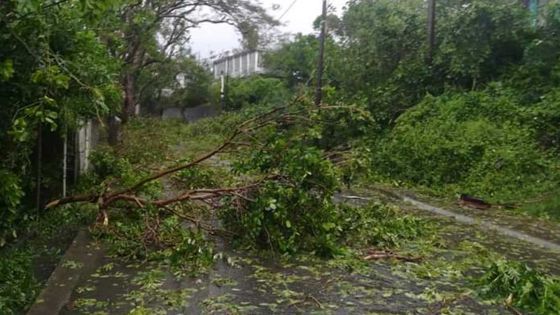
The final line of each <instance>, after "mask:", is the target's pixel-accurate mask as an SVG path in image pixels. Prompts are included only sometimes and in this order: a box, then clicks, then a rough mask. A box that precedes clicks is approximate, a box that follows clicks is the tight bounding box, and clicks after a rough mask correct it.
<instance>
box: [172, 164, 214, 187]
mask: <svg viewBox="0 0 560 315" xmlns="http://www.w3.org/2000/svg"><path fill="white" fill-rule="evenodd" d="M174 179H175V181H176V182H177V183H179V184H180V185H181V187H182V188H186V189H202V188H215V187H217V186H218V181H217V180H218V178H216V172H214V171H213V170H212V169H211V168H209V167H203V166H195V167H191V168H187V169H185V170H182V171H180V172H178V173H177V174H176V175H175V176H174Z"/></svg>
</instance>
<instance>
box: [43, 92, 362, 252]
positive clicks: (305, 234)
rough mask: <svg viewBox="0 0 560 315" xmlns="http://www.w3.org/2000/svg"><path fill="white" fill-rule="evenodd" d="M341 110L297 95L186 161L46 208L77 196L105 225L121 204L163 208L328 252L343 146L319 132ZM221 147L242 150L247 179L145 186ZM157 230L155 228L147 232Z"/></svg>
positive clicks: (266, 239)
mask: <svg viewBox="0 0 560 315" xmlns="http://www.w3.org/2000/svg"><path fill="white" fill-rule="evenodd" d="M347 109H348V110H349V111H352V110H353V108H351V107H348V108H347ZM341 110H342V107H328V106H325V107H323V108H316V107H314V106H312V104H311V102H309V101H305V100H301V99H298V100H296V101H295V102H294V103H292V104H290V105H288V106H284V107H278V108H275V109H272V110H270V111H268V112H266V113H264V114H262V115H259V116H257V117H255V118H252V119H249V120H247V121H245V122H244V123H241V124H239V125H238V127H237V128H236V129H235V130H234V131H233V132H232V133H231V135H230V136H229V137H227V139H226V140H225V141H224V142H223V143H222V144H221V145H220V146H218V147H217V148H216V149H214V150H212V151H211V152H209V153H207V154H204V155H202V156H200V157H199V158H197V159H194V160H192V161H190V162H188V163H185V164H183V165H179V166H177V167H173V168H170V169H167V170H165V171H161V172H158V173H156V174H154V175H152V176H148V177H146V178H145V179H142V180H140V181H138V182H136V183H135V184H132V185H130V186H128V187H125V188H121V189H116V188H115V187H116V186H115V185H111V184H106V185H102V189H100V190H99V191H97V192H95V193H91V194H85V195H78V196H70V197H67V198H63V199H59V200H55V201H53V202H51V203H50V204H49V205H48V208H53V207H56V206H60V205H64V204H69V203H76V202H86V203H90V204H95V205H96V206H97V207H98V209H99V220H98V221H99V222H102V223H103V224H101V225H103V226H110V222H111V221H112V220H109V215H110V213H112V215H119V213H121V214H122V213H125V212H127V211H120V210H128V213H147V212H150V211H151V212H152V213H154V215H155V216H156V217H157V218H159V215H160V213H164V214H165V215H167V216H169V215H172V216H173V215H174V216H177V217H179V218H181V220H186V221H190V222H193V223H195V224H196V225H197V226H199V227H201V228H202V229H204V230H207V231H210V232H211V233H213V234H217V233H221V234H229V235H231V234H235V235H238V236H239V237H238V238H236V239H237V240H238V241H240V242H244V243H245V244H246V245H249V246H254V247H260V248H264V249H272V250H273V251H275V252H280V253H288V254H289V253H295V252H298V251H309V252H315V253H317V254H319V255H322V256H332V255H334V254H335V253H336V252H337V250H339V247H340V245H339V244H338V243H337V239H338V238H339V234H340V233H341V232H340V228H338V224H339V222H340V218H339V217H338V216H339V213H338V212H337V208H336V205H335V204H334V202H333V196H334V194H335V192H336V191H337V189H338V187H339V178H340V172H339V168H338V167H337V166H336V165H335V164H334V162H333V161H331V160H330V159H329V157H330V156H335V155H336V156H340V153H337V154H334V153H333V152H332V151H330V152H327V151H325V150H323V149H321V147H320V142H319V141H317V139H318V138H320V137H321V134H322V133H324V132H325V129H326V128H327V127H326V126H328V125H329V124H336V121H333V120H331V119H327V118H331V116H330V115H332V111H341ZM225 152H228V153H231V152H240V153H241V152H243V154H240V156H242V157H241V160H240V161H238V162H237V163H236V166H235V169H234V170H233V171H234V172H236V173H239V174H242V175H244V176H243V177H245V178H249V179H246V180H244V181H242V182H241V183H239V184H238V185H237V186H236V185H234V187H213V188H208V187H205V188H198V187H197V188H196V189H186V190H184V191H182V192H180V193H178V194H176V195H175V196H172V197H166V198H161V197H147V196H146V194H143V192H142V189H143V188H145V187H146V186H148V185H150V184H151V183H154V182H157V181H159V180H160V179H162V178H164V177H166V176H171V175H174V174H177V173H178V172H181V171H184V170H189V169H194V168H196V167H198V166H199V165H201V163H203V162H205V161H208V160H209V159H210V158H212V157H214V156H216V155H218V154H221V153H225ZM339 162H340V161H339ZM191 188H192V187H191ZM184 207H186V208H189V207H191V208H189V209H193V207H194V208H198V209H213V212H215V213H217V215H218V217H219V218H220V219H221V221H222V222H223V224H224V226H225V227H226V228H227V230H228V231H227V232H225V231H221V230H217V229H215V227H212V226H209V225H208V224H200V223H201V222H200V221H198V220H197V219H195V218H193V217H192V216H190V214H189V213H185V212H184V211H183V210H184ZM109 210H111V211H110V212H109ZM154 222H160V219H150V220H147V223H145V224H147V225H150V226H152V225H154V224H155V223H154ZM158 227H159V223H158V224H155V226H152V227H151V228H142V231H145V230H154V231H157V230H158ZM154 234H155V235H157V233H152V234H151V235H154ZM139 237H141V238H144V236H139ZM150 239H152V240H153V237H151V238H150Z"/></svg>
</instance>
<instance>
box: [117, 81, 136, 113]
mask: <svg viewBox="0 0 560 315" xmlns="http://www.w3.org/2000/svg"><path fill="white" fill-rule="evenodd" d="M134 87H135V86H134V76H133V74H132V73H131V71H128V72H127V73H126V74H125V76H124V79H123V89H124V104H123V108H122V117H121V118H122V122H123V123H124V124H126V123H127V122H128V120H129V119H130V117H134V116H135V113H136V102H135V92H136V91H135V89H134Z"/></svg>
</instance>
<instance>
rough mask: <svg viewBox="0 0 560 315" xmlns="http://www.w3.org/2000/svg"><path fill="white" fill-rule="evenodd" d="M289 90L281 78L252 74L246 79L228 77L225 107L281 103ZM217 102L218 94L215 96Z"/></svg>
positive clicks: (234, 107) (231, 108) (238, 107)
mask: <svg viewBox="0 0 560 315" xmlns="http://www.w3.org/2000/svg"><path fill="white" fill-rule="evenodd" d="M288 97H289V90H288V89H287V87H286V85H285V84H284V82H283V81H282V80H279V79H274V78H265V77H261V76H254V77H250V78H246V79H229V80H228V81H227V86H226V100H225V103H226V108H227V109H229V110H233V109H240V108H243V107H246V106H249V105H259V104H260V105H262V104H272V105H278V104H281V103H283V102H284V101H285V100H286V99H287V98H288ZM216 100H217V102H218V103H219V96H218V97H217V98H216Z"/></svg>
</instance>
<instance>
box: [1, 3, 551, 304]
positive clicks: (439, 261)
mask: <svg viewBox="0 0 560 315" xmlns="http://www.w3.org/2000/svg"><path fill="white" fill-rule="evenodd" d="M181 3H182V2H181V1H155V0H154V1H146V2H142V3H140V4H138V5H133V4H130V3H129V2H128V1H119V0H104V1H98V2H93V1H62V2H60V3H58V2H52V3H51V2H45V3H42V2H40V1H31V0H29V1H28V0H26V1H16V0H13V1H7V2H5V3H2V4H0V13H2V17H0V31H2V32H1V33H0V38H1V39H2V40H3V41H6V42H10V43H15V44H14V45H6V46H2V47H0V92H4V93H2V94H1V96H0V102H1V103H0V104H1V105H6V106H2V107H1V108H2V109H1V110H0V122H1V124H0V132H1V133H0V146H1V148H2V150H3V152H8V154H6V155H3V156H1V157H0V179H1V182H0V212H1V213H2V214H3V216H2V218H3V219H2V222H0V247H2V250H1V252H0V258H1V259H0V313H6V314H11V313H14V314H15V313H21V312H24V311H25V310H26V309H27V308H28V307H29V305H30V303H32V302H33V300H34V298H35V296H36V295H37V293H38V290H39V288H40V287H41V285H42V284H43V283H44V281H45V280H46V279H45V277H44V276H43V277H41V273H38V272H37V271H36V270H34V269H35V268H36V267H37V266H38V265H41V263H40V262H39V263H38V262H37V260H42V259H46V260H48V262H47V263H45V265H46V266H49V268H52V267H53V266H54V265H55V264H56V262H57V260H58V259H60V257H61V253H62V251H63V250H64V247H65V245H67V244H68V242H69V240H70V239H71V236H72V234H73V233H74V232H75V231H77V230H78V229H79V228H80V227H83V226H87V227H88V228H89V229H90V231H91V233H92V234H93V235H94V236H95V238H96V240H97V241H98V242H100V244H103V246H105V247H106V248H107V250H108V253H109V255H110V256H111V258H112V259H117V260H118V261H124V262H126V263H129V264H131V265H134V264H135V262H138V261H141V262H143V263H145V264H146V265H148V266H150V268H152V270H150V271H148V272H141V273H140V274H138V276H137V277H135V278H134V279H133V280H132V283H131V286H133V287H134V288H136V289H138V290H136V289H135V290H132V291H131V292H128V293H127V294H128V295H126V298H127V301H128V303H129V304H130V305H128V306H130V312H131V314H151V313H158V312H159V313H163V312H165V310H162V309H151V308H150V307H151V305H152V304H157V303H164V304H165V305H168V306H169V307H170V309H177V310H179V309H181V307H184V306H185V305H183V304H184V303H186V302H185V301H186V298H187V296H190V295H192V294H194V291H190V290H180V291H176V292H172V291H169V290H164V288H163V283H164V282H165V281H164V280H165V279H166V277H167V276H168V275H169V274H171V275H173V277H174V278H175V279H180V278H182V277H199V276H200V275H204V274H207V273H209V271H210V270H211V268H212V267H213V266H214V264H215V263H216V262H217V261H219V260H226V261H227V262H228V263H229V264H234V262H235V259H239V260H241V261H242V263H245V265H249V266H251V268H253V270H254V275H253V276H254V277H256V279H257V282H258V283H260V285H261V287H260V289H262V290H264V291H270V292H273V293H274V294H276V295H277V296H278V299H277V300H276V301H274V302H273V303H268V304H266V305H264V306H263V305H259V306H261V307H266V308H267V310H269V311H274V310H277V308H278V307H286V308H290V307H294V305H295V306H299V305H304V306H306V307H308V308H309V309H310V310H328V311H331V310H332V311H333V312H334V311H335V310H337V307H339V305H334V306H333V305H323V304H322V303H321V302H320V301H319V300H318V299H317V298H316V297H314V296H310V295H308V294H307V293H305V292H299V291H294V290H292V289H290V288H289V284H290V281H293V282H295V281H299V280H301V281H303V280H306V279H309V278H310V276H308V275H307V276H301V277H298V276H297V275H295V274H294V275H293V277H294V278H293V279H291V278H288V279H284V276H283V274H281V273H279V272H274V271H273V270H269V269H268V268H266V267H263V266H260V265H258V263H257V262H255V261H254V260H251V259H250V258H248V257H249V256H255V257H261V258H265V257H266V258H272V259H273V260H274V261H276V262H278V263H280V264H281V268H286V269H290V267H289V266H292V267H293V266H294V265H298V264H301V266H303V267H305V270H306V271H307V272H309V273H310V274H312V275H314V279H321V277H320V276H319V275H318V273H319V270H321V272H324V274H326V276H328V277H330V276H332V275H337V276H340V273H343V275H342V276H340V277H339V278H333V279H339V280H340V279H346V280H348V281H340V282H339V283H334V284H331V282H336V281H331V280H332V279H330V280H328V281H326V283H327V284H328V285H331V286H330V287H329V288H331V289H332V290H333V291H334V293H333V294H335V295H337V297H342V298H347V297H348V296H352V295H354V294H358V295H364V296H374V297H376V298H377V297H379V296H381V297H383V298H387V299H390V298H391V297H392V296H393V295H395V296H399V298H403V299H404V297H406V298H407V299H410V301H411V305H412V304H413V305H415V307H416V311H417V312H425V313H438V314H440V313H441V314H457V313H459V314H460V313H468V312H471V313H473V312H474V313H476V312H478V311H480V310H486V309H487V308H491V309H492V311H495V312H497V313H502V312H506V311H508V312H512V313H514V314H519V313H520V312H528V313H534V314H556V313H560V280H559V279H558V277H557V275H556V276H553V275H551V274H553V273H557V272H558V270H557V269H555V265H557V259H556V258H553V259H550V257H545V258H548V259H543V260H542V261H539V262H538V263H536V262H534V261H526V255H525V256H524V255H521V254H519V253H520V252H522V251H523V250H530V249H527V248H525V249H524V248H522V247H523V246H525V247H526V245H525V244H516V245H515V246H514V245H512V244H509V243H508V245H507V246H511V248H507V249H506V250H504V248H503V247H502V248H500V247H499V246H493V245H495V242H497V241H496V240H489V239H488V236H484V235H479V234H480V233H478V232H476V231H471V230H469V229H468V228H465V227H462V228H461V227H460V226H457V225H453V224H452V223H449V222H445V223H442V222H439V221H438V220H435V219H433V218H430V217H424V216H422V215H420V214H418V213H414V212H413V211H412V212H411V211H408V210H407V209H404V206H403V205H400V204H398V203H395V202H390V201H387V200H385V199H383V198H381V197H379V198H377V197H376V198H373V199H374V200H371V202H362V203H356V204H351V203H349V202H348V201H347V200H344V199H343V198H342V197H341V192H343V191H347V190H351V189H352V188H356V187H358V188H366V189H367V187H369V186H372V185H376V184H378V183H384V184H389V185H393V186H397V187H403V186H404V187H407V188H409V189H412V190H418V191H424V192H429V193H430V194H432V195H435V196H439V197H443V198H445V199H447V200H453V199H455V198H456V196H457V195H459V194H469V195H474V196H477V197H479V198H482V199H484V200H485V201H488V202H490V203H492V204H494V205H498V206H500V207H502V206H504V207H505V205H507V206H508V208H513V209H515V211H519V212H521V213H528V214H530V215H535V216H538V217H540V218H542V219H545V220H550V221H556V222H558V220H560V208H559V207H560V201H559V199H558V193H559V192H560V175H559V174H560V172H559V171H560V158H559V157H558V153H559V150H560V142H559V141H560V129H559V128H560V127H559V122H560V90H559V88H558V83H560V68H559V65H560V63H559V62H560V40H559V38H560V4H558V3H556V2H555V1H551V3H550V5H549V6H548V7H547V8H546V9H543V10H542V11H541V13H540V15H539V16H535V15H533V14H531V13H530V12H529V11H528V10H527V8H525V7H524V6H523V5H521V4H520V3H518V2H515V3H514V2H513V1H510V0H498V1H492V2H489V1H483V0H472V1H459V0H446V1H440V2H439V4H438V7H437V8H438V9H437V10H438V12H437V17H438V28H437V34H436V42H437V45H436V47H433V48H434V50H433V52H432V54H431V57H430V58H428V56H429V54H428V47H427V44H426V42H427V41H426V38H427V34H426V27H425V24H426V14H425V12H426V8H425V1H422V0H407V1H391V0H375V1H374V0H356V1H349V2H348V6H347V8H346V9H345V11H344V12H342V14H341V15H340V16H337V15H336V14H334V13H333V14H331V15H329V17H328V23H329V25H330V26H331V27H330V33H329V34H328V35H327V38H326V50H327V53H326V56H327V57H326V60H325V63H326V69H325V73H326V78H325V79H326V82H327V86H326V87H325V88H324V102H323V104H321V106H315V105H314V104H312V102H311V95H312V94H313V87H314V80H315V78H314V77H315V74H316V68H315V64H316V63H315V61H316V51H317V41H316V38H315V37H314V36H313V35H305V34H299V35H297V36H296V37H295V38H294V40H292V41H287V42H284V43H281V45H280V48H279V49H277V50H275V51H272V52H270V53H269V54H268V55H267V56H266V58H265V64H266V66H267V68H268V69H270V72H269V73H268V74H267V75H264V76H255V77H251V78H247V79H229V80H227V87H226V95H225V98H224V99H223V100H220V99H219V91H218V90H219V86H218V85H217V84H216V83H215V82H212V80H211V76H210V74H209V73H208V72H206V71H205V69H204V67H203V66H201V65H199V64H198V63H197V62H196V61H195V59H194V57H193V56H191V55H190V53H189V52H188V51H186V50H185V49H184V44H185V43H186V42H187V41H188V38H186V37H184V36H182V35H181V36H179V35H177V34H187V33H188V32H187V31H188V29H189V28H190V27H194V26H196V25H197V24H198V23H197V22H196V21H192V22H189V23H190V24H189V23H187V24H188V25H187V24H184V23H183V22H181V21H183V19H181V18H177V15H176V14H174V13H180V14H187V13H183V12H189V11H188V10H185V11H182V10H179V9H177V6H181ZM193 3H194V4H188V5H194V6H195V7H196V6H197V5H198V4H196V2H193ZM238 4H239V5H238ZM152 5H153V6H154V7H157V8H159V9H160V10H154V9H153V7H152ZM188 5H187V6H188ZM181 8H182V7H181ZM212 9H213V10H215V11H216V12H214V13H215V14H216V15H212V16H211V18H212V19H215V20H218V21H229V22H232V23H233V21H236V22H238V21H243V22H242V25H238V26H239V27H240V29H241V30H244V32H242V33H243V35H244V38H243V44H244V45H246V47H244V48H247V49H253V48H255V45H254V42H253V40H254V38H253V37H251V36H248V35H247V34H249V35H250V34H253V33H255V32H257V31H258V30H259V28H266V27H268V26H270V25H275V24H277V21H275V20H274V19H273V18H271V17H270V16H268V14H267V13H266V12H265V10H264V9H263V8H261V7H260V6H254V5H252V4H251V3H250V2H246V1H240V2H220V4H219V5H217V6H212ZM177 10H179V11H177ZM106 12H108V13H106ZM162 12H169V13H168V14H169V16H165V14H164V13H162ZM158 14H163V15H161V16H158ZM163 21H166V22H163ZM187 21H190V20H189V19H187ZM55 22H56V23H55ZM320 22H321V21H320V20H318V21H316V23H315V26H316V28H318V26H319V25H320ZM253 24H254V25H255V26H254V27H251V25H253ZM248 25H249V26H248ZM248 30H253V31H255V32H250V31H248ZM123 34H125V35H126V36H123ZM161 38H163V39H165V40H166V41H167V42H168V44H169V45H163V47H162V45H161V43H160V42H159V40H160V39H161ZM35 39H38V40H35ZM163 39H162V40H163ZM179 74H182V75H184V76H185V80H186V82H187V85H186V86H184V85H183V84H180V82H179V80H178V79H177V76H178V75H179ZM164 90H165V91H169V90H171V91H172V92H171V93H170V94H169V93H164ZM164 94H169V95H167V96H165V95H164ZM208 102H210V103H215V104H218V103H222V102H223V105H224V108H223V110H224V111H223V113H221V115H219V116H217V117H214V118H209V119H203V120H200V121H198V122H196V123H192V124H185V123H184V122H182V121H174V120H169V121H162V120H159V119H157V118H147V117H144V118H138V117H133V116H134V111H135V109H134V107H135V105H136V104H137V103H140V105H141V108H142V109H143V110H144V111H147V112H149V113H151V114H156V115H157V113H158V111H160V110H161V109H163V108H166V107H171V106H172V107H184V106H194V105H200V104H206V103H208ZM115 115H118V116H120V118H121V119H122V121H123V123H124V124H123V126H122V130H120V131H119V130H112V128H113V127H114V126H115V125H114V117H115ZM105 116H110V117H112V118H110V119H108V120H106V119H105V118H104V117H105ZM88 118H90V119H97V120H99V121H101V122H103V121H107V125H108V126H107V127H108V128H109V131H108V133H109V135H108V136H109V137H108V138H109V139H110V140H111V141H109V142H110V145H109V144H102V145H100V146H99V147H97V149H96V151H95V153H94V154H93V155H92V156H91V164H92V167H91V169H90V170H89V172H88V173H87V174H85V175H84V176H82V177H81V179H80V181H79V182H78V183H76V185H75V186H74V187H72V189H71V192H70V194H69V195H68V196H60V191H59V188H60V187H58V185H59V184H57V183H59V182H60V176H59V175H55V174H53V175H52V176H50V175H49V174H47V173H46V172H45V174H43V173H42V169H49V167H48V164H46V165H43V164H42V159H41V157H42V156H41V153H40V152H41V150H42V148H43V146H47V145H48V143H47V142H48V140H43V137H47V139H48V137H49V136H51V137H62V138H64V137H66V136H67V135H68V134H69V132H70V131H74V130H76V129H77V128H78V127H79V121H81V120H83V119H88ZM117 129H119V128H117ZM115 132H116V133H115ZM112 135H118V136H115V137H112ZM39 148H41V149H39ZM55 166H56V165H55ZM56 167H59V166H56ZM56 167H53V168H52V169H56ZM41 189H43V190H42V191H43V193H41ZM37 190H38V193H37V195H36V196H35V197H36V198H34V197H33V194H34V192H35V191H37ZM490 211H504V210H502V209H497V207H496V208H495V209H492V210H490ZM60 222H63V224H62V225H61V224H60ZM62 228H64V230H65V231H66V232H67V233H68V234H66V233H63V234H64V235H58V233H57V231H59V230H60V229H62ZM218 240H219V241H220V242H222V241H223V242H226V243H227V244H228V246H229V245H231V246H233V247H232V248H233V249H234V250H235V251H237V252H239V251H241V252H243V253H244V254H246V256H245V257H241V258H240V257H234V256H233V255H231V256H228V255H230V254H231V253H227V252H222V248H220V247H219V246H217V244H218V243H219V242H218ZM523 260H525V261H524V262H521V261H523ZM309 265H311V267H309ZM286 266H288V267H286ZM112 268H113V267H112V265H107V266H104V267H102V268H101V269H103V270H100V273H96V276H99V277H101V276H103V275H102V274H101V272H112V271H111V270H112ZM381 270H384V271H385V272H386V273H385V275H387V277H388V279H393V280H394V281H403V283H406V286H408V287H405V288H404V289H402V288H400V289H399V290H397V291H398V292H394V291H391V292H388V291H382V289H383V288H379V286H383V283H381V284H379V283H375V285H373V284H372V283H370V282H367V281H369V280H371V278H372V277H371V275H372V274H374V273H375V272H377V271H381ZM344 277H348V278H352V277H357V278H366V279H367V278H369V280H364V281H363V282H362V283H361V284H364V286H360V287H359V288H354V287H353V283H352V282H351V281H350V280H351V279H347V278H344ZM296 278H297V279H296ZM395 279H396V280H395ZM216 282H219V283H220V285H223V286H232V287H234V286H235V284H234V283H233V282H232V281H228V279H222V281H220V280H216ZM263 283H265V284H264V285H263ZM263 286H264V287H263ZM407 288H414V289H410V290H409V291H407V290H406V289H407ZM92 290H95V288H93V289H92V288H90V287H87V288H81V289H79V290H77V291H76V292H75V294H77V295H80V294H82V293H84V292H86V293H87V292H89V291H92ZM360 290H361V291H360ZM376 290H377V291H376ZM391 290H392V289H391ZM78 291H80V292H78ZM376 294H377V295H379V296H377V295H376ZM403 296H404V297H403ZM220 298H221V299H220ZM220 298H216V299H214V300H208V301H205V303H203V304H204V307H205V309H206V311H208V312H210V313H212V312H214V313H220V312H222V313H223V312H226V313H244V312H250V311H252V310H253V311H254V309H250V306H247V305H237V304H236V303H235V302H234V301H232V300H231V299H230V296H221V297H220ZM407 301H409V300H407ZM367 302H368V303H370V304H371V303H375V301H367ZM106 303H107V302H105V301H96V300H92V299H87V298H78V299H77V300H76V305H75V307H76V308H77V310H78V311H79V312H83V313H94V312H96V311H99V312H102V311H104V308H107V307H108V305H107V304H106ZM352 303H354V302H352V301H351V300H346V304H345V305H344V307H349V308H350V309H349V310H350V311H352V310H355V309H354V306H355V305H352ZM487 304H490V305H487ZM362 306H364V305H362ZM366 306H367V305H366ZM242 307H249V308H245V309H244V308H242Z"/></svg>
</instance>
